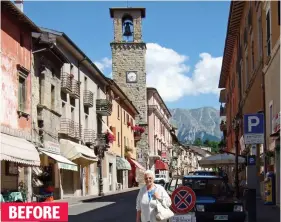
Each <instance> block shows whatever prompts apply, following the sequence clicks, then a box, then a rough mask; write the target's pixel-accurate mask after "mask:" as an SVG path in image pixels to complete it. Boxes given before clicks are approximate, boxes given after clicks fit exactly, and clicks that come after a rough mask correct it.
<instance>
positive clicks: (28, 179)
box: [19, 1, 48, 202]
mask: <svg viewBox="0 0 281 222" xmlns="http://www.w3.org/2000/svg"><path fill="white" fill-rule="evenodd" d="M19 2H22V1H19ZM30 45H31V49H32V48H33V46H32V34H31V36H30ZM46 50H48V48H43V49H38V50H35V51H32V50H31V52H30V94H31V96H30V108H31V109H30V122H31V131H30V136H31V143H32V144H35V146H36V141H35V142H34V140H33V130H34V129H35V127H34V120H33V117H34V116H33V106H32V105H33V90H32V87H33V81H32V75H34V76H35V70H34V69H33V66H32V61H33V54H35V53H38V52H42V51H46ZM24 174H25V184H27V190H28V194H27V201H28V202H31V201H32V198H33V191H32V167H25V168H24Z"/></svg>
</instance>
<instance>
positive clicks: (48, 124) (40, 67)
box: [32, 52, 62, 143]
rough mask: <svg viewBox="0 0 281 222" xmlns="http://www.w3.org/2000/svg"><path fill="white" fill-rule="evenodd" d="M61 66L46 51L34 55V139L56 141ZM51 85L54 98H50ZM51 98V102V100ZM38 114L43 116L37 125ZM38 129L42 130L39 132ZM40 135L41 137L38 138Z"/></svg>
mask: <svg viewBox="0 0 281 222" xmlns="http://www.w3.org/2000/svg"><path fill="white" fill-rule="evenodd" d="M61 67H62V63H59V62H57V60H54V59H51V58H50V56H48V52H42V53H40V54H37V55H35V57H34V72H35V73H34V79H33V80H34V81H33V83H34V84H33V87H32V88H33V90H34V91H33V92H34V94H33V114H34V115H33V121H34V126H35V130H34V131H35V133H34V137H35V141H38V140H39V141H40V142H41V143H42V142H43V141H52V142H56V143H58V132H59V129H60V117H61V80H60V75H61ZM52 86H53V87H54V88H53V90H54V94H53V96H54V98H53V99H52V93H51V91H52ZM52 100H53V102H52ZM38 115H41V116H42V118H43V121H42V122H43V124H41V125H40V122H39V125H38ZM39 129H41V130H42V131H43V132H42V134H41V133H40V131H39ZM40 135H42V139H41V140H40Z"/></svg>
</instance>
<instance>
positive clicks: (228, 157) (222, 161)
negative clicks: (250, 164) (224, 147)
mask: <svg viewBox="0 0 281 222" xmlns="http://www.w3.org/2000/svg"><path fill="white" fill-rule="evenodd" d="M198 163H199V165H200V166H202V167H217V166H221V165H225V166H226V165H234V164H235V156H234V155H233V154H228V153H223V154H216V155H212V156H208V157H205V158H203V159H201V160H199V161H198ZM238 163H239V164H242V163H245V158H243V157H240V156H239V157H238Z"/></svg>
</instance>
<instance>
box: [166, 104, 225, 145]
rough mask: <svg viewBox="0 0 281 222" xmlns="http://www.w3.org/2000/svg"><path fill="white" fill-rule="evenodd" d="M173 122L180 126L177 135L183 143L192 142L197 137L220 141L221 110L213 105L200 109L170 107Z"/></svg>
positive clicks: (203, 139)
mask: <svg viewBox="0 0 281 222" xmlns="http://www.w3.org/2000/svg"><path fill="white" fill-rule="evenodd" d="M170 112H171V114H172V119H171V123H172V125H174V126H176V127H177V128H178V130H177V136H178V138H179V140H180V141H181V142H182V143H185V144H192V143H193V142H194V141H195V139H197V138H200V139H201V140H202V141H205V140H207V139H208V140H209V141H220V140H221V137H222V133H221V131H220V121H221V119H220V115H219V110H217V109H215V108H213V107H201V108H198V109H179V108H176V109H170Z"/></svg>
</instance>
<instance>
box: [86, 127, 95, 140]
mask: <svg viewBox="0 0 281 222" xmlns="http://www.w3.org/2000/svg"><path fill="white" fill-rule="evenodd" d="M95 140H96V133H95V131H94V130H93V129H84V142H85V143H86V144H95Z"/></svg>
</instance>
